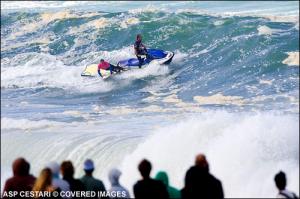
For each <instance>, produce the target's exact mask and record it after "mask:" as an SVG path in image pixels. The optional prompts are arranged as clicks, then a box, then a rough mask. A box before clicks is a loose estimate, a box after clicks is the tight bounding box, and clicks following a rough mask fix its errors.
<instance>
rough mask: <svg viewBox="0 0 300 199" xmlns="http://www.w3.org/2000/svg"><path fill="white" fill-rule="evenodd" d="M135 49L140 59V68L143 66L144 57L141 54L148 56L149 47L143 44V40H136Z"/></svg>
mask: <svg viewBox="0 0 300 199" xmlns="http://www.w3.org/2000/svg"><path fill="white" fill-rule="evenodd" d="M134 49H135V53H136V57H137V58H138V60H139V68H141V67H142V64H143V59H142V57H141V55H146V56H147V54H148V52H147V49H146V47H145V46H144V44H142V41H136V42H135V43H134Z"/></svg>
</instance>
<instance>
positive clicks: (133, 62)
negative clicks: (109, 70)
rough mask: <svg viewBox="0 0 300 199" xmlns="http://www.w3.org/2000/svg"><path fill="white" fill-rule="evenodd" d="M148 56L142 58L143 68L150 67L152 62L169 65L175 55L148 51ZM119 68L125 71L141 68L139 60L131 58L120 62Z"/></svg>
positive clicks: (167, 52) (155, 50) (166, 52)
mask: <svg viewBox="0 0 300 199" xmlns="http://www.w3.org/2000/svg"><path fill="white" fill-rule="evenodd" d="M147 51H148V55H147V56H146V55H145V56H144V57H142V58H143V62H142V68H143V67H145V66H146V65H148V64H149V63H150V62H152V61H155V62H156V63H159V64H169V63H170V62H171V61H172V59H173V57H174V53H173V52H169V51H163V50H158V49H148V50H147ZM118 66H120V67H122V68H125V69H133V68H139V60H138V59H137V58H130V59H125V60H122V61H119V63H118Z"/></svg>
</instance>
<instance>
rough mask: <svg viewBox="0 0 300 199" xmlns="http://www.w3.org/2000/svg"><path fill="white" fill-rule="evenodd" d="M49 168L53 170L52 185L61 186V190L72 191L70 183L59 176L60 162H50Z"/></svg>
mask: <svg viewBox="0 0 300 199" xmlns="http://www.w3.org/2000/svg"><path fill="white" fill-rule="evenodd" d="M48 168H49V169H51V172H52V186H53V187H55V188H59V189H60V190H61V191H64V192H66V191H70V185H69V183H68V182H67V181H65V180H63V179H60V178H59V169H60V168H59V164H58V163H57V162H51V163H49V164H48Z"/></svg>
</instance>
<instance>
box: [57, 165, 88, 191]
mask: <svg viewBox="0 0 300 199" xmlns="http://www.w3.org/2000/svg"><path fill="white" fill-rule="evenodd" d="M60 170H61V173H62V176H63V180H65V181H67V182H68V183H69V185H70V190H71V191H85V189H84V185H83V183H82V182H81V181H80V180H77V179H75V178H74V177H73V176H74V172H75V171H74V167H73V164H72V162H71V161H64V162H62V164H61V166H60Z"/></svg>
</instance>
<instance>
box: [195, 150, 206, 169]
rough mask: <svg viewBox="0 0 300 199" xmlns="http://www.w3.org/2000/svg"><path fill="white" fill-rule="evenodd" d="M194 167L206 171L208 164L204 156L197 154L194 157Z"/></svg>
mask: <svg viewBox="0 0 300 199" xmlns="http://www.w3.org/2000/svg"><path fill="white" fill-rule="evenodd" d="M195 165H196V166H198V167H200V168H203V169H207V171H208V168H209V167H208V162H207V160H206V157H205V155H204V154H199V155H197V156H196V159H195Z"/></svg>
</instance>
